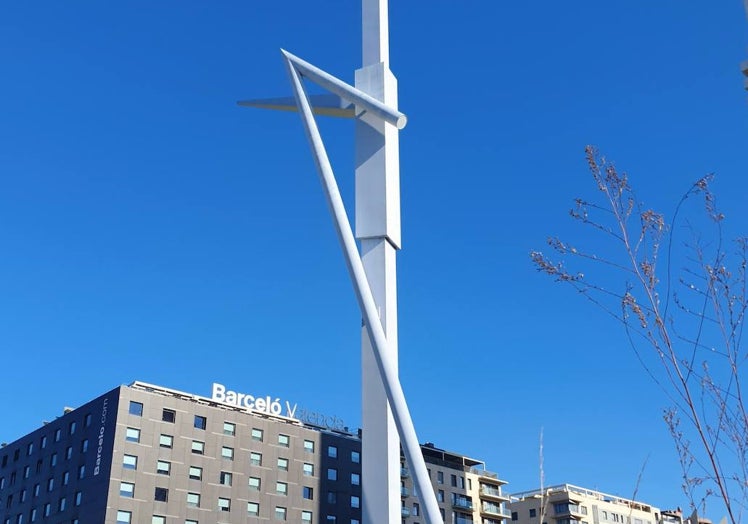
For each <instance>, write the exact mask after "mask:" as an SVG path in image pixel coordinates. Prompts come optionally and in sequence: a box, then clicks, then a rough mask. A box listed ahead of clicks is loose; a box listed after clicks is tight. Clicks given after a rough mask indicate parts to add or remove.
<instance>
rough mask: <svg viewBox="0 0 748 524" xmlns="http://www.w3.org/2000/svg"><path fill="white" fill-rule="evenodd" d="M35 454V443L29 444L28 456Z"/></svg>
mask: <svg viewBox="0 0 748 524" xmlns="http://www.w3.org/2000/svg"><path fill="white" fill-rule="evenodd" d="M33 452H34V443H33V442H29V444H28V446H26V456H29V455H31V454H32V453H33Z"/></svg>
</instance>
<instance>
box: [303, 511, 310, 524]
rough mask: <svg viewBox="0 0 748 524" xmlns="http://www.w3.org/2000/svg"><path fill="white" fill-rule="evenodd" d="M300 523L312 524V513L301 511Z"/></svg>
mask: <svg viewBox="0 0 748 524" xmlns="http://www.w3.org/2000/svg"><path fill="white" fill-rule="evenodd" d="M301 522H305V523H306V522H312V512H311V511H302V512H301Z"/></svg>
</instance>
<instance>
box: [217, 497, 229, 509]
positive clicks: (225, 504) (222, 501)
mask: <svg viewBox="0 0 748 524" xmlns="http://www.w3.org/2000/svg"><path fill="white" fill-rule="evenodd" d="M218 511H231V499H226V498H223V497H218Z"/></svg>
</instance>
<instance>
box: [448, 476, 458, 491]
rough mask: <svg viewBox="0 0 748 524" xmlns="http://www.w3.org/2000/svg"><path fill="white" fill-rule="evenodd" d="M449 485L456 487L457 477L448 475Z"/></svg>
mask: <svg viewBox="0 0 748 524" xmlns="http://www.w3.org/2000/svg"><path fill="white" fill-rule="evenodd" d="M449 485H450V486H452V487H453V488H456V487H457V475H450V476H449Z"/></svg>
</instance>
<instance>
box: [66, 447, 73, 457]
mask: <svg viewBox="0 0 748 524" xmlns="http://www.w3.org/2000/svg"><path fill="white" fill-rule="evenodd" d="M71 458H73V446H68V447H67V449H66V450H65V459H67V460H70V459H71Z"/></svg>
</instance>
